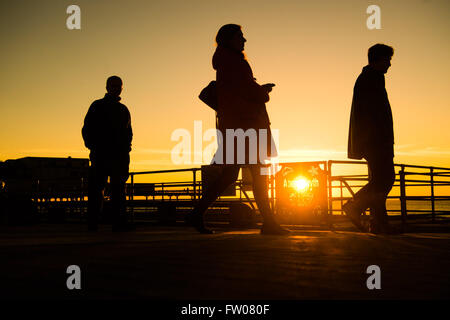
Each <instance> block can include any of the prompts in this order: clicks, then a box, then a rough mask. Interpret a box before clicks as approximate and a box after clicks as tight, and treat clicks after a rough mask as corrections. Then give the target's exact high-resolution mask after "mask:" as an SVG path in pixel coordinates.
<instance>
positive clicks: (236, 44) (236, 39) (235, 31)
mask: <svg viewBox="0 0 450 320" xmlns="http://www.w3.org/2000/svg"><path fill="white" fill-rule="evenodd" d="M246 41H247V40H246V39H245V38H244V35H243V33H242V28H241V26H240V25H237V24H226V25H224V26H222V27H221V28H220V29H219V32H217V36H216V43H217V45H218V46H220V47H224V48H228V49H231V50H234V51H238V52H242V51H244V43H245V42H246Z"/></svg>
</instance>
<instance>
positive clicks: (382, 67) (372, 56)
mask: <svg viewBox="0 0 450 320" xmlns="http://www.w3.org/2000/svg"><path fill="white" fill-rule="evenodd" d="M393 55H394V49H393V48H392V47H390V46H387V45H385V44H380V43H377V44H376V45H374V46H372V47H370V48H369V52H368V57H369V65H370V66H371V67H372V68H374V69H375V70H378V71H381V72H383V73H386V72H387V70H388V69H389V67H390V66H391V58H392V56H393Z"/></svg>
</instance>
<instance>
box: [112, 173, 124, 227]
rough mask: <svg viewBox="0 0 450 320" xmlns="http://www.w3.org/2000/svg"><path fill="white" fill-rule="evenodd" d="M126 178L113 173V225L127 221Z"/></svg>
mask: <svg viewBox="0 0 450 320" xmlns="http://www.w3.org/2000/svg"><path fill="white" fill-rule="evenodd" d="M126 180H127V179H126V178H125V177H123V176H120V175H111V206H112V212H111V213H112V223H113V225H124V224H126V222H127V216H126V197H125V183H126Z"/></svg>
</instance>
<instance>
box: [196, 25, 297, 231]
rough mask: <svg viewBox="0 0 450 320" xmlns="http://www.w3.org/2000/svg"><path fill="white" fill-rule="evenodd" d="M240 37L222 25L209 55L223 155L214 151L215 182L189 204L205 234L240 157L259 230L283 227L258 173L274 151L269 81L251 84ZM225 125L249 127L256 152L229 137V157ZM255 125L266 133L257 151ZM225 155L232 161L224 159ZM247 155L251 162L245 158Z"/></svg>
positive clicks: (234, 176)
mask: <svg viewBox="0 0 450 320" xmlns="http://www.w3.org/2000/svg"><path fill="white" fill-rule="evenodd" d="M245 41H246V39H245V38H244V36H243V34H242V31H241V27H240V26H239V25H235V24H227V25H224V26H223V27H221V28H220V30H219V32H218V33H217V36H216V42H217V49H216V51H215V53H214V56H213V68H214V69H215V70H216V71H217V75H216V81H217V83H216V85H217V96H218V110H217V115H218V119H219V120H218V129H219V130H220V132H221V133H222V137H223V141H222V143H221V142H219V146H220V145H222V146H223V148H222V152H223V154H221V153H220V152H218V153H216V156H215V159H214V160H213V163H214V161H216V163H219V164H221V163H223V165H222V166H221V174H220V175H219V177H218V178H217V180H215V181H214V182H213V183H211V186H210V187H208V188H207V190H204V191H203V196H202V198H201V200H200V201H199V203H198V204H197V205H196V206H195V208H194V211H193V213H192V214H191V217H190V221H191V222H192V223H193V225H194V226H195V228H196V229H197V230H198V231H199V232H201V233H211V231H210V230H209V229H207V228H206V227H205V226H204V222H203V216H204V213H205V212H206V210H207V209H208V207H209V206H210V205H211V204H212V203H213V202H214V201H215V200H216V199H217V197H219V196H220V195H221V194H222V192H223V191H224V190H225V189H226V188H227V187H228V186H229V185H231V184H232V183H234V182H235V181H236V179H237V177H238V174H239V169H240V167H241V165H240V164H238V160H239V159H238V158H239V157H241V158H242V157H244V158H245V161H244V164H245V165H246V166H248V167H249V168H250V171H251V173H252V180H253V194H254V197H255V200H256V203H257V205H258V209H259V211H260V213H261V215H262V216H263V218H264V224H263V227H262V229H261V233H263V234H285V233H288V232H289V231H287V230H286V229H284V228H282V227H280V226H279V225H278V223H277V222H276V221H275V219H274V216H273V212H272V210H271V208H270V206H269V199H268V195H267V191H268V186H267V175H262V174H261V168H262V167H261V163H262V161H263V160H267V159H268V158H270V157H271V156H274V155H275V154H274V153H276V150H274V149H275V148H274V147H273V146H272V145H271V141H272V139H271V132H270V122H269V116H268V115H267V111H266V106H265V103H266V102H267V101H269V92H270V91H272V87H273V86H274V85H273V84H265V85H259V84H258V83H256V81H255V79H254V78H253V73H252V69H251V68H250V65H249V64H248V62H247V60H246V58H245V55H244V52H243V51H244V43H245ZM227 129H233V130H236V129H242V130H243V131H247V130H248V129H254V130H255V132H256V133H257V144H256V151H255V149H254V148H250V147H249V143H248V141H246V142H247V143H246V146H245V152H244V154H242V152H241V153H238V152H237V151H238V150H237V149H238V148H237V147H236V140H235V143H234V148H233V149H234V152H232V153H234V157H233V156H231V157H230V152H229V151H230V150H227V143H228V144H230V141H228V140H227V138H226V130H227ZM260 129H264V130H265V132H266V133H267V139H266V141H267V142H266V143H264V142H263V143H262V145H263V147H262V149H263V150H260V143H259V142H260V141H259V140H260V139H261V137H260V136H259V134H258V133H259V132H260ZM264 130H263V131H264ZM246 140H248V139H246ZM264 144H266V146H267V148H266V147H264ZM230 146H231V144H230ZM271 147H272V148H271ZM227 154H228V157H227ZM220 155H223V157H220ZM218 156H219V157H218ZM218 158H219V159H218ZM227 158H228V159H227ZM230 158H231V159H232V161H229V160H230ZM233 158H234V159H233ZM252 158H253V160H251V159H252ZM255 159H256V160H257V161H255ZM222 160H223V162H222ZM227 160H228V161H227ZM230 162H231V163H230ZM255 162H256V163H255ZM239 163H240V162H239Z"/></svg>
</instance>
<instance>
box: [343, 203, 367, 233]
mask: <svg viewBox="0 0 450 320" xmlns="http://www.w3.org/2000/svg"><path fill="white" fill-rule="evenodd" d="M342 210H344V212H345V215H346V216H347V217H348V218H349V219H350V221H351V222H352V223H353V225H354V226H355V227H356V228H358V230H359V231H361V232H367V230H366V228H364V226H363V225H362V223H361V213H362V212H360V211H358V209H357V208H356V206H355V203H354V201H353V200H349V201H347V202H346V203H345V204H344V205H343V206H342Z"/></svg>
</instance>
